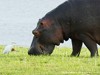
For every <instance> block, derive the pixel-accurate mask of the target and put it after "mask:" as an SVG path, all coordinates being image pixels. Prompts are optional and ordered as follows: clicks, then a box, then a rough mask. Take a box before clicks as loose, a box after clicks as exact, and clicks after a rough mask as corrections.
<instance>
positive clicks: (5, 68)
mask: <svg viewBox="0 0 100 75" xmlns="http://www.w3.org/2000/svg"><path fill="white" fill-rule="evenodd" d="M3 49H4V46H0V75H100V57H94V58H90V57H89V56H90V53H89V51H88V50H87V49H86V48H83V49H82V51H81V55H80V57H70V54H71V51H72V50H71V48H65V47H64V48H61V47H56V48H55V50H54V52H53V54H52V55H51V56H29V55H28V54H27V51H28V48H25V47H19V46H17V47H16V50H17V51H16V52H11V53H9V54H6V55H5V54H2V51H3ZM99 54H100V53H99Z"/></svg>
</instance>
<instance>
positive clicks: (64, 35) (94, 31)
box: [28, 0, 100, 57]
mask: <svg viewBox="0 0 100 75" xmlns="http://www.w3.org/2000/svg"><path fill="white" fill-rule="evenodd" d="M32 33H33V34H34V37H33V41H32V44H31V46H30V49H29V50H28V54H29V55H41V54H43V55H50V54H51V53H52V52H53V50H54V48H55V46H56V45H57V46H59V45H60V43H63V41H68V39H69V38H70V39H71V42H72V53H71V56H79V55H80V51H81V48H82V45H83V43H84V44H85V46H86V47H87V48H88V50H89V51H90V56H91V57H94V56H96V55H98V48H97V44H99V45H100V0H68V1H65V2H64V3H62V4H61V5H59V6H58V7H56V8H55V9H53V10H52V11H50V12H48V13H47V14H46V15H45V16H44V17H43V18H41V19H39V21H38V23H37V27H36V28H35V29H34V30H33V31H32Z"/></svg>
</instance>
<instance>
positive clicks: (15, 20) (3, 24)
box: [0, 0, 71, 46]
mask: <svg viewBox="0 0 100 75" xmlns="http://www.w3.org/2000/svg"><path fill="white" fill-rule="evenodd" d="M64 1H66V0H0V44H3V45H6V44H10V43H11V42H15V43H16V44H17V45H22V46H30V44H31V41H32V37H33V35H32V33H31V32H32V30H33V29H34V28H35V27H36V24H37V21H38V19H39V18H42V17H43V16H44V15H45V14H46V13H47V12H49V11H51V10H52V9H54V8H55V7H57V6H58V5H59V4H61V3H63V2H64ZM63 45H66V46H70V45H71V44H70V41H68V42H67V44H65V43H64V44H63Z"/></svg>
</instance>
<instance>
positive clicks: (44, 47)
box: [28, 18, 63, 55]
mask: <svg viewBox="0 0 100 75" xmlns="http://www.w3.org/2000/svg"><path fill="white" fill-rule="evenodd" d="M32 33H33V34H34V38H33V41H32V44H31V47H30V49H29V51H28V54H29V55H40V54H51V53H52V52H53V50H54V48H55V45H59V44H60V43H61V42H63V34H62V28H61V26H60V25H59V24H58V23H57V22H56V21H54V20H52V19H50V18H42V19H40V20H39V22H38V23H37V27H36V28H35V29H34V30H33V31H32Z"/></svg>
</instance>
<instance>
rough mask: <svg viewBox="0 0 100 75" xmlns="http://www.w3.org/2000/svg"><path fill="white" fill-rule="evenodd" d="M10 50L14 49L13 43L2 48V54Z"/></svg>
mask: <svg viewBox="0 0 100 75" xmlns="http://www.w3.org/2000/svg"><path fill="white" fill-rule="evenodd" d="M11 51H14V44H11V45H7V46H6V47H5V48H4V50H3V54H8V53H9V52H11Z"/></svg>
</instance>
